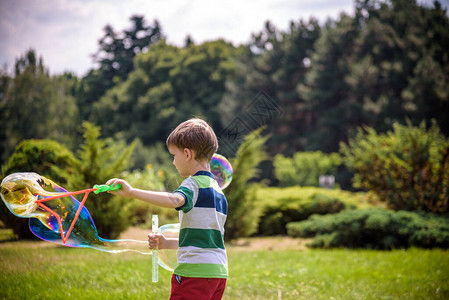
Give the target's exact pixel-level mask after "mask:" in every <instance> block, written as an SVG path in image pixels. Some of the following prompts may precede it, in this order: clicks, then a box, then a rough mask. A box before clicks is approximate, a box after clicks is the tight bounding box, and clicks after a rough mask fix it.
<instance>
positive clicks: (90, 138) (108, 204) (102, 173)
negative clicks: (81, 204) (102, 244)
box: [58, 122, 135, 238]
mask: <svg viewBox="0 0 449 300" xmlns="http://www.w3.org/2000/svg"><path fill="white" fill-rule="evenodd" d="M83 127H84V144H82V145H81V147H80V149H79V150H78V151H77V153H76V154H77V155H76V156H77V160H76V161H75V162H74V163H73V164H72V166H71V168H72V170H71V171H70V172H67V171H66V170H64V169H59V170H58V174H59V175H60V176H62V177H64V178H66V180H67V182H68V183H69V185H68V188H69V189H71V190H75V191H76V190H82V189H86V187H87V188H88V187H92V186H94V185H95V184H102V183H104V182H106V181H107V180H108V179H110V178H113V177H117V176H118V175H119V174H120V172H122V171H124V170H125V169H126V168H127V166H128V163H129V158H130V156H131V154H132V151H133V149H134V147H135V143H132V144H131V145H129V146H126V145H124V143H123V142H114V141H113V140H112V139H100V128H99V127H97V126H94V125H93V124H91V123H88V122H84V123H83ZM90 197H91V199H90V201H86V204H85V205H86V208H87V209H88V210H89V212H90V213H91V215H92V218H93V219H94V221H95V225H96V226H97V230H98V234H99V235H100V236H101V237H104V238H116V237H118V236H119V235H120V233H121V232H122V231H123V230H125V229H126V228H127V227H128V226H129V224H130V220H129V218H128V216H129V215H130V212H129V211H128V210H127V207H126V203H127V202H126V201H125V199H123V198H119V197H114V196H112V195H111V194H108V193H100V194H98V195H92V196H90Z"/></svg>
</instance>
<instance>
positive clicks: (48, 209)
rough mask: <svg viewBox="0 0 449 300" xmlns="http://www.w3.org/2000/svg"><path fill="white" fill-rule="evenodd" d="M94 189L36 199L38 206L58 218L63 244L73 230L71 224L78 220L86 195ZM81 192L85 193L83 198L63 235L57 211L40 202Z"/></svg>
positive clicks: (73, 224)
mask: <svg viewBox="0 0 449 300" xmlns="http://www.w3.org/2000/svg"><path fill="white" fill-rule="evenodd" d="M95 190H97V189H96V188H92V189H87V190H82V191H76V192H67V193H62V194H58V195H57V196H52V197H48V198H44V199H40V200H36V203H37V204H38V205H39V206H40V207H42V208H43V209H45V210H46V211H48V212H49V213H50V214H52V215H53V216H55V217H56V219H57V220H58V227H59V231H60V232H61V239H62V243H63V244H65V243H66V242H67V240H68V239H69V236H70V234H71V233H72V230H73V226H75V223H76V220H78V217H79V215H80V213H81V210H82V209H83V206H84V203H85V202H86V200H87V196H88V195H89V194H90V192H93V191H95ZM82 193H85V194H84V197H83V200H82V201H81V204H80V206H79V207H78V210H77V211H76V214H75V217H74V218H73V221H72V224H70V228H69V230H68V231H67V233H66V234H65V235H64V228H63V227H62V221H61V216H60V215H59V214H58V213H56V212H55V211H53V210H52V209H50V208H49V207H48V206H46V205H45V204H43V203H42V202H45V201H50V200H55V199H59V198H63V197H69V196H73V195H79V194H82Z"/></svg>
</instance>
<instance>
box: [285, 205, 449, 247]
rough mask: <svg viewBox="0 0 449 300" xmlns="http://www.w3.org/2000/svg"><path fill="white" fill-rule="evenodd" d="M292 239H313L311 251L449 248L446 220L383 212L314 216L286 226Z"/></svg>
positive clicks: (347, 212)
mask: <svg viewBox="0 0 449 300" xmlns="http://www.w3.org/2000/svg"><path fill="white" fill-rule="evenodd" d="M287 232H288V234H289V235H290V236H293V237H315V238H314V240H313V242H312V244H311V245H310V246H312V247H320V248H333V247H348V248H368V249H394V248H408V247H411V246H416V247H422V248H435V247H439V248H449V217H447V216H444V217H443V216H438V215H434V214H432V213H418V212H409V211H398V212H395V211H391V210H386V209H382V208H370V209H363V210H346V211H343V212H340V213H338V214H334V215H327V216H318V215H314V216H312V217H311V218H309V219H308V220H306V221H303V222H292V223H289V224H287Z"/></svg>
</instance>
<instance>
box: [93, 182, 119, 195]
mask: <svg viewBox="0 0 449 300" xmlns="http://www.w3.org/2000/svg"><path fill="white" fill-rule="evenodd" d="M121 187H122V186H121V185H120V184H116V185H115V186H112V184H111V185H107V184H96V185H94V189H96V190H95V191H94V193H95V194H98V193H102V192H107V191H115V190H118V189H120V188H121Z"/></svg>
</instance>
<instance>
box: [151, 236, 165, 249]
mask: <svg viewBox="0 0 449 300" xmlns="http://www.w3.org/2000/svg"><path fill="white" fill-rule="evenodd" d="M165 244H167V239H166V238H165V236H164V235H162V234H152V233H150V234H149V235H148V245H149V248H150V250H153V249H155V248H158V249H161V250H162V249H166V248H167V246H166V245H165Z"/></svg>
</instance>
